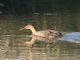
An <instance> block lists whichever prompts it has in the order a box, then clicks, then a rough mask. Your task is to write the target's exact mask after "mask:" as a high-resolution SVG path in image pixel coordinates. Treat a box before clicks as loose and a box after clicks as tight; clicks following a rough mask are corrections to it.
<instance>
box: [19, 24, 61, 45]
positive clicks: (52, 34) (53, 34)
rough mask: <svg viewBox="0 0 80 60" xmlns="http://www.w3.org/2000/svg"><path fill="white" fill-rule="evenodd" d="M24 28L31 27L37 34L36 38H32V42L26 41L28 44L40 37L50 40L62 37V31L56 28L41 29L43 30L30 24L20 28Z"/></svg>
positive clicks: (33, 32) (34, 33)
mask: <svg viewBox="0 0 80 60" xmlns="http://www.w3.org/2000/svg"><path fill="white" fill-rule="evenodd" d="M23 29H29V30H31V31H32V35H33V36H35V37H36V38H35V39H34V38H32V40H31V41H30V42H26V43H27V44H31V45H32V44H33V43H34V42H33V41H35V40H36V39H37V38H38V37H39V38H44V40H45V41H50V40H56V38H58V37H61V36H62V33H61V32H59V31H55V30H50V29H48V30H41V31H37V30H36V29H35V28H34V26H33V25H31V24H28V25H26V26H25V27H23V28H21V29H20V30H23Z"/></svg>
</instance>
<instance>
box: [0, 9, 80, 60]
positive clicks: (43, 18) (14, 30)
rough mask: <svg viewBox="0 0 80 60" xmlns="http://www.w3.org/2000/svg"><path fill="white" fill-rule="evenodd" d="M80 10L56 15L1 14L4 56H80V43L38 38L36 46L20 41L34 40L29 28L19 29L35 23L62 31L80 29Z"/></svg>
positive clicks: (21, 59) (0, 52) (49, 59)
mask: <svg viewBox="0 0 80 60" xmlns="http://www.w3.org/2000/svg"><path fill="white" fill-rule="evenodd" d="M79 15H80V14H79V13H78V12H76V13H73V12H70V13H69V12H67V11H64V12H54V13H52V15H45V14H44V13H43V14H40V15H36V14H34V15H31V16H26V15H25V16H16V15H10V16H1V17H0V60H80V45H79V44H73V43H69V42H57V43H56V44H54V43H46V42H40V41H37V42H36V43H35V44H34V45H33V46H32V48H29V47H26V46H24V45H23V44H22V43H19V42H20V41H30V40H31V38H28V37H27V36H26V35H30V34H32V33H31V31H29V30H23V31H20V30H19V29H20V28H22V27H24V26H25V25H26V24H28V23H30V24H33V25H34V27H35V28H36V30H44V29H55V30H58V31H62V32H71V31H73V32H75V31H80V20H79V19H80V17H79Z"/></svg>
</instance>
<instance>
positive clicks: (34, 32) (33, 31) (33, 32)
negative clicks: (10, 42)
mask: <svg viewBox="0 0 80 60" xmlns="http://www.w3.org/2000/svg"><path fill="white" fill-rule="evenodd" d="M30 30H31V31H32V34H34V35H35V34H36V29H35V28H34V27H32V28H31V29H30Z"/></svg>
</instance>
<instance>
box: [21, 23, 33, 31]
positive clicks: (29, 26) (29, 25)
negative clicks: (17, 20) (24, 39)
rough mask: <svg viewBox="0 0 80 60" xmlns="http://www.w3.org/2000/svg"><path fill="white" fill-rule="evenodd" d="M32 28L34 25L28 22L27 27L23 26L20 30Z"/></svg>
mask: <svg viewBox="0 0 80 60" xmlns="http://www.w3.org/2000/svg"><path fill="white" fill-rule="evenodd" d="M31 28H33V26H32V25H31V24H28V25H26V26H25V27H23V28H21V29H20V30H24V29H31Z"/></svg>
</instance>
